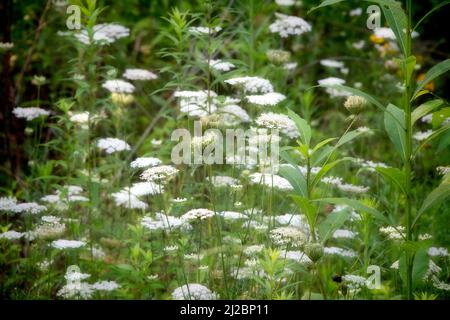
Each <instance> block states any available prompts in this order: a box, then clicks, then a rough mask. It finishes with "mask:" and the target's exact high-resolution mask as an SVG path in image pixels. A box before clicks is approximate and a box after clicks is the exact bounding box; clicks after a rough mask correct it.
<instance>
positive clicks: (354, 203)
mask: <svg viewBox="0 0 450 320" xmlns="http://www.w3.org/2000/svg"><path fill="white" fill-rule="evenodd" d="M314 201H320V202H326V203H332V204H345V205H347V206H349V207H351V208H353V209H355V210H356V211H360V212H366V213H368V214H370V215H372V216H373V217H374V218H376V219H378V220H380V221H383V222H385V223H388V224H389V220H388V219H387V218H386V217H385V216H384V215H383V214H382V213H381V212H380V211H378V210H377V209H375V208H372V207H369V206H367V205H365V204H364V203H362V202H361V201H359V200H355V199H348V198H322V199H317V200H314Z"/></svg>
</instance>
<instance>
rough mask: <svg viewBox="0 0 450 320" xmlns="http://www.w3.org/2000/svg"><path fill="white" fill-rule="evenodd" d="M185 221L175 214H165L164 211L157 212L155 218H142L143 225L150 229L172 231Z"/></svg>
mask: <svg viewBox="0 0 450 320" xmlns="http://www.w3.org/2000/svg"><path fill="white" fill-rule="evenodd" d="M183 224H184V222H183V221H182V220H181V219H179V218H177V217H173V216H169V215H166V214H164V213H163V212H157V213H156V214H155V218H152V217H148V216H147V217H144V218H142V220H141V225H142V226H143V227H144V228H146V229H148V230H164V231H171V230H173V229H178V228H180V227H182V226H183Z"/></svg>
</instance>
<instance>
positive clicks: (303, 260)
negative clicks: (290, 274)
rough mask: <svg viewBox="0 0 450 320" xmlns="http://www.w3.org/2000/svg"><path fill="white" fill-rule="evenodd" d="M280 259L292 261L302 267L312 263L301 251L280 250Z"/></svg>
mask: <svg viewBox="0 0 450 320" xmlns="http://www.w3.org/2000/svg"><path fill="white" fill-rule="evenodd" d="M280 257H283V258H285V259H286V260H292V261H295V262H297V263H300V264H302V265H309V264H311V263H312V261H311V259H310V258H309V257H308V256H307V255H306V254H305V253H304V252H302V251H285V250H280Z"/></svg>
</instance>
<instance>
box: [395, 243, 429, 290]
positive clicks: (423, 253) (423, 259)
mask: <svg viewBox="0 0 450 320" xmlns="http://www.w3.org/2000/svg"><path fill="white" fill-rule="evenodd" d="M429 260H430V257H429V256H428V254H427V250H426V249H425V248H418V249H416V251H415V255H414V261H413V269H412V285H413V288H415V287H417V286H418V285H419V284H420V283H421V282H422V281H423V278H424V276H425V274H426V273H427V271H428V267H429ZM399 273H400V278H401V279H402V281H403V282H404V283H406V253H405V252H404V253H403V254H402V255H401V257H400V260H399Z"/></svg>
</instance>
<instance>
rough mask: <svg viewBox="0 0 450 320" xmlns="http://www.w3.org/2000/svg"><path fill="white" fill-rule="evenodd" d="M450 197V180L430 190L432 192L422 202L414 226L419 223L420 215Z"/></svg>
mask: <svg viewBox="0 0 450 320" xmlns="http://www.w3.org/2000/svg"><path fill="white" fill-rule="evenodd" d="M448 197H450V183H449V182H448V181H446V182H443V183H442V184H441V185H439V186H438V187H437V188H436V189H434V190H433V191H431V192H430V194H429V195H428V196H427V197H426V198H425V200H424V201H423V203H422V206H421V207H420V209H419V211H418V212H417V216H416V218H415V219H414V222H413V224H412V225H413V226H414V225H415V224H416V223H417V221H418V220H419V218H420V216H421V215H422V214H423V213H424V212H425V211H427V210H428V209H430V208H431V207H434V206H437V205H439V204H441V203H442V202H444V201H445V200H446V199H447V198H448Z"/></svg>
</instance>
